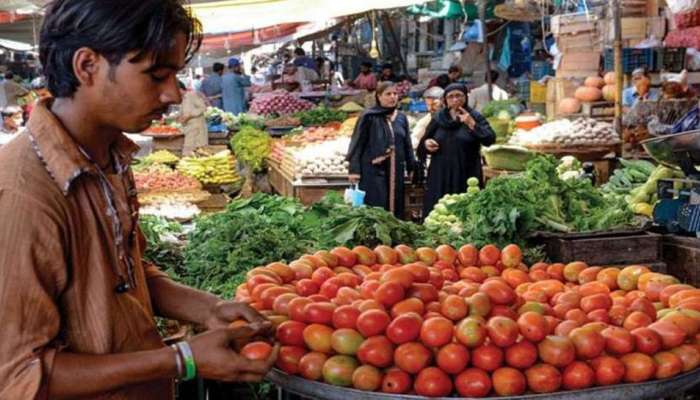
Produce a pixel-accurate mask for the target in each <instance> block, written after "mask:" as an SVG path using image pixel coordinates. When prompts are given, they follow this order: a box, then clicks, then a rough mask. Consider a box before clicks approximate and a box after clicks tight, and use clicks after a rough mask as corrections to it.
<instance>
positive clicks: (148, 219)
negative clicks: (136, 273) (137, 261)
mask: <svg viewBox="0 0 700 400" xmlns="http://www.w3.org/2000/svg"><path fill="white" fill-rule="evenodd" d="M139 226H140V227H141V231H142V232H143V235H144V236H145V237H146V251H145V253H144V256H143V257H144V259H145V260H146V261H148V262H150V263H153V264H154V265H156V266H158V267H159V268H161V269H162V270H163V271H165V272H167V273H168V274H169V275H170V276H171V277H173V278H174V279H178V278H179V277H180V276H182V274H183V272H184V264H185V263H184V256H183V245H182V244H181V243H180V242H179V241H178V240H177V236H178V235H180V234H181V233H182V226H181V225H180V224H178V223H177V222H170V221H168V220H166V219H165V218H161V217H155V216H150V215H143V216H141V217H140V219H139Z"/></svg>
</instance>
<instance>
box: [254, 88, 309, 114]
mask: <svg viewBox="0 0 700 400" xmlns="http://www.w3.org/2000/svg"><path fill="white" fill-rule="evenodd" d="M312 108H314V103H312V102H310V101H307V100H303V99H299V98H297V97H295V96H293V95H291V94H290V93H289V92H287V91H286V90H276V91H274V92H270V93H265V94H261V95H259V96H256V97H255V98H254V99H253V101H251V102H250V112H252V113H254V114H259V115H270V114H277V115H288V114H294V113H298V112H300V111H306V110H310V109H312Z"/></svg>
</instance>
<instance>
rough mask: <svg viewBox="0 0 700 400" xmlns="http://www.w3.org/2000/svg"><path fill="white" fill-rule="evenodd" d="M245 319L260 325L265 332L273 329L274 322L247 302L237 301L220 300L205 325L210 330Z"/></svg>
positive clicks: (225, 326)
mask: <svg viewBox="0 0 700 400" xmlns="http://www.w3.org/2000/svg"><path fill="white" fill-rule="evenodd" d="M238 319H245V320H246V321H248V322H249V323H251V324H255V325H256V326H257V325H259V326H260V329H261V330H262V332H263V333H269V332H271V331H272V323H271V322H270V321H268V320H267V318H265V317H263V316H262V315H260V313H258V312H257V311H256V310H255V309H254V308H253V307H251V306H249V305H248V304H246V303H241V302H236V301H219V302H218V303H216V304H215V305H214V307H213V308H212V309H211V311H210V312H209V316H208V318H207V319H206V322H205V324H204V325H205V326H206V328H207V329H208V330H215V329H221V328H228V327H229V325H231V322H233V321H236V320H238Z"/></svg>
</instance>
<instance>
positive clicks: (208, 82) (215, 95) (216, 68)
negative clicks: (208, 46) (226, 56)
mask: <svg viewBox="0 0 700 400" xmlns="http://www.w3.org/2000/svg"><path fill="white" fill-rule="evenodd" d="M211 69H212V72H213V73H212V74H211V75H209V76H207V77H206V78H205V79H204V81H203V82H202V93H204V96H206V98H207V100H208V101H209V104H210V105H211V106H212V107H216V108H218V109H223V108H224V105H223V100H222V98H221V92H222V89H221V77H222V75H223V74H224V64H222V63H214V65H212V67H211Z"/></svg>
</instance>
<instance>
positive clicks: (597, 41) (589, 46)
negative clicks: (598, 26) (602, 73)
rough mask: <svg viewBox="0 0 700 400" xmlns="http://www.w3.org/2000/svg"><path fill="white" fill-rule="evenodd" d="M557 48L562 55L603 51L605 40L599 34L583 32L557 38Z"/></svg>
mask: <svg viewBox="0 0 700 400" xmlns="http://www.w3.org/2000/svg"><path fill="white" fill-rule="evenodd" d="M557 48H558V49H559V51H561V52H562V53H568V52H577V51H601V50H602V49H603V40H602V38H601V36H600V34H599V33H598V32H581V33H578V34H575V35H560V36H559V37H557Z"/></svg>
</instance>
